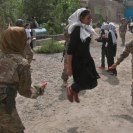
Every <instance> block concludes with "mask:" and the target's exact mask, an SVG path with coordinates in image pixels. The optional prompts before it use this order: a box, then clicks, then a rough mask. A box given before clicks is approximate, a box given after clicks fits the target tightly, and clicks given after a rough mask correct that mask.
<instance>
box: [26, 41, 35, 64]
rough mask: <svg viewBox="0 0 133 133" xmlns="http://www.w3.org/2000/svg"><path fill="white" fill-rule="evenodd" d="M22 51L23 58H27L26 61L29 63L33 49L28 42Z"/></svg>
mask: <svg viewBox="0 0 133 133" xmlns="http://www.w3.org/2000/svg"><path fill="white" fill-rule="evenodd" d="M24 53H25V58H26V59H27V60H28V63H29V64H30V63H31V62H32V59H33V51H32V49H31V46H30V44H29V43H27V45H26V47H25V50H24Z"/></svg>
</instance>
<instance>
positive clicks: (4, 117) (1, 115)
mask: <svg viewBox="0 0 133 133" xmlns="http://www.w3.org/2000/svg"><path fill="white" fill-rule="evenodd" d="M5 108H6V107H5V104H3V103H0V133H24V129H25V128H24V126H23V124H22V122H21V120H20V117H19V115H18V113H17V110H16V108H14V109H13V112H12V114H8V113H6V109H5Z"/></svg>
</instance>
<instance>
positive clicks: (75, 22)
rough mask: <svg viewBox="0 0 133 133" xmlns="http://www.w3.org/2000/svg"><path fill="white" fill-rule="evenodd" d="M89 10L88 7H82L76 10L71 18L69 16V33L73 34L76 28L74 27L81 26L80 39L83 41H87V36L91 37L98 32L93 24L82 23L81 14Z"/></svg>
mask: <svg viewBox="0 0 133 133" xmlns="http://www.w3.org/2000/svg"><path fill="white" fill-rule="evenodd" d="M85 10H87V9H86V8H80V9H78V10H76V11H75V12H74V13H73V14H72V15H71V16H70V17H69V18H68V22H69V28H68V33H69V34H71V33H72V32H73V30H74V28H75V27H76V26H80V39H81V40H82V41H85V40H86V38H87V37H90V35H91V34H92V35H93V34H94V35H96V36H98V35H97V33H96V32H95V30H94V29H93V28H92V26H91V25H86V24H82V23H81V21H80V14H81V13H82V12H83V11H85Z"/></svg>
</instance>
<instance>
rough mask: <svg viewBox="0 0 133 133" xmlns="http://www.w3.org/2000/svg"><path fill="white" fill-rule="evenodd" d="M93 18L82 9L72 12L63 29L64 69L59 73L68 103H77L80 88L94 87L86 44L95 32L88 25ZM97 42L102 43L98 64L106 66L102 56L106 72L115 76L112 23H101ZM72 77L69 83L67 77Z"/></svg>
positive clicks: (94, 73)
mask: <svg viewBox="0 0 133 133" xmlns="http://www.w3.org/2000/svg"><path fill="white" fill-rule="evenodd" d="M91 21H92V19H91V15H90V12H89V11H88V10H87V9H85V8H81V9H78V10H77V11H75V12H74V13H73V14H72V15H71V16H70V17H69V19H68V22H69V24H68V25H67V27H66V28H65V32H64V37H65V40H66V41H65V54H64V69H63V73H62V79H63V86H64V87H66V88H67V97H68V100H69V101H70V102H73V101H74V100H75V101H76V102H80V100H79V97H78V93H79V92H80V91H81V90H86V89H93V88H95V87H96V86H97V79H98V78H100V76H99V75H98V73H97V71H96V68H95V63H94V61H93V58H92V57H91V54H90V50H89V45H90V41H91V36H92V35H93V34H94V33H95V32H94V29H93V28H92V27H91V26H90V23H91ZM96 41H98V42H101V43H102V48H101V66H100V67H99V68H100V69H105V57H106V59H107V65H108V69H107V70H106V71H107V72H109V74H111V75H114V76H117V70H116V68H113V69H111V66H112V65H113V64H114V57H115V56H116V49H117V33H116V27H115V24H114V23H112V22H110V23H103V24H102V26H101V29H100V36H99V37H97V38H96ZM71 75H72V76H73V83H72V85H71V86H68V84H67V80H68V78H69V76H71Z"/></svg>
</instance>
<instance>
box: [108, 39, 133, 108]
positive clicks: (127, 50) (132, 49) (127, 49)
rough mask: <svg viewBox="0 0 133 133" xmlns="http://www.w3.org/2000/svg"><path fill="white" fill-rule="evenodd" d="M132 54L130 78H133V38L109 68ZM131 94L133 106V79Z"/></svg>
mask: <svg viewBox="0 0 133 133" xmlns="http://www.w3.org/2000/svg"><path fill="white" fill-rule="evenodd" d="M130 53H131V54H132V61H131V62H132V79H133V40H131V41H129V42H128V43H127V44H126V47H125V50H124V51H123V53H122V54H121V55H120V57H119V58H118V59H117V61H116V63H114V64H113V65H112V66H111V67H110V69H114V68H116V67H117V65H119V64H120V63H121V62H122V61H123V60H124V59H125V58H126V57H128V55H129V54H130ZM131 96H132V101H131V105H132V106H133V81H132V85H131Z"/></svg>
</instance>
